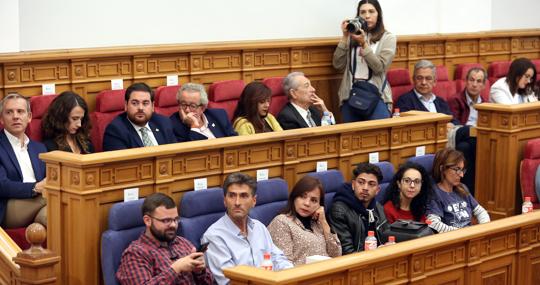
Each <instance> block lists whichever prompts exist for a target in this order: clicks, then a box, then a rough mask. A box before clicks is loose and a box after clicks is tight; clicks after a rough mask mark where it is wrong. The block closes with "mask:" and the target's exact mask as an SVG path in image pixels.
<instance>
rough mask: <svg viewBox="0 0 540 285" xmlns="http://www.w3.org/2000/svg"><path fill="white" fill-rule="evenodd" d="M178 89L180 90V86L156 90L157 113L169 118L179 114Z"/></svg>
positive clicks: (163, 87)
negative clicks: (176, 113)
mask: <svg viewBox="0 0 540 285" xmlns="http://www.w3.org/2000/svg"><path fill="white" fill-rule="evenodd" d="M178 89H180V85H173V86H160V87H158V88H157V89H156V96H155V97H154V108H155V111H156V113H158V114H161V115H164V116H167V117H169V116H170V115H172V114H173V113H175V112H178V102H177V101H176V93H178Z"/></svg>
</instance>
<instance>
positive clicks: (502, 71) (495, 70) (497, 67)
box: [488, 61, 512, 83]
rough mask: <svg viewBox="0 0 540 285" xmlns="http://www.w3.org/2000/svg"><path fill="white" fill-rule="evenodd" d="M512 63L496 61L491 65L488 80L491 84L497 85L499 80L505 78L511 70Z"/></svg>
mask: <svg viewBox="0 0 540 285" xmlns="http://www.w3.org/2000/svg"><path fill="white" fill-rule="evenodd" d="M510 64H512V62H511V61H494V62H492V63H490V64H489V67H488V79H489V81H490V82H492V83H495V81H497V80H499V78H502V77H505V76H506V74H508V69H510Z"/></svg>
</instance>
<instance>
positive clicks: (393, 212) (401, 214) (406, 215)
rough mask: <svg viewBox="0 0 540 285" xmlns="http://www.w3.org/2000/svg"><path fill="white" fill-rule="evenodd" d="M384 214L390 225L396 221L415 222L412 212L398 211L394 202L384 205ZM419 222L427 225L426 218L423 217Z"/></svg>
mask: <svg viewBox="0 0 540 285" xmlns="http://www.w3.org/2000/svg"><path fill="white" fill-rule="evenodd" d="M384 214H385V215H386V220H388V223H390V224H392V223H393V222H395V221H396V220H414V217H413V215H412V213H411V211H405V210H401V209H396V207H394V204H392V201H388V202H386V204H384ZM417 222H422V223H425V222H426V216H425V215H423V216H422V218H421V219H420V221H417Z"/></svg>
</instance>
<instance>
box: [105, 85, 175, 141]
mask: <svg viewBox="0 0 540 285" xmlns="http://www.w3.org/2000/svg"><path fill="white" fill-rule="evenodd" d="M124 108H125V112H124V113H122V114H120V115H118V117H116V118H115V119H114V120H113V121H112V122H111V123H110V124H109V125H108V126H107V128H106V129H105V135H104V136H103V150H104V151H109V150H119V149H128V148H136V147H144V146H155V145H162V144H169V143H175V142H176V138H175V137H174V133H173V130H172V127H171V121H170V120H169V119H168V118H167V117H165V116H162V115H159V114H156V113H154V92H153V91H152V89H151V88H150V86H148V85H146V84H145V83H134V84H133V85H131V86H129V87H128V88H127V89H126V94H125V107H124Z"/></svg>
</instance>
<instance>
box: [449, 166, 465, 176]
mask: <svg viewBox="0 0 540 285" xmlns="http://www.w3.org/2000/svg"><path fill="white" fill-rule="evenodd" d="M448 168H450V169H452V170H454V171H455V172H456V173H457V174H458V175H459V174H465V172H467V169H465V168H459V167H457V166H454V167H448Z"/></svg>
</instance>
